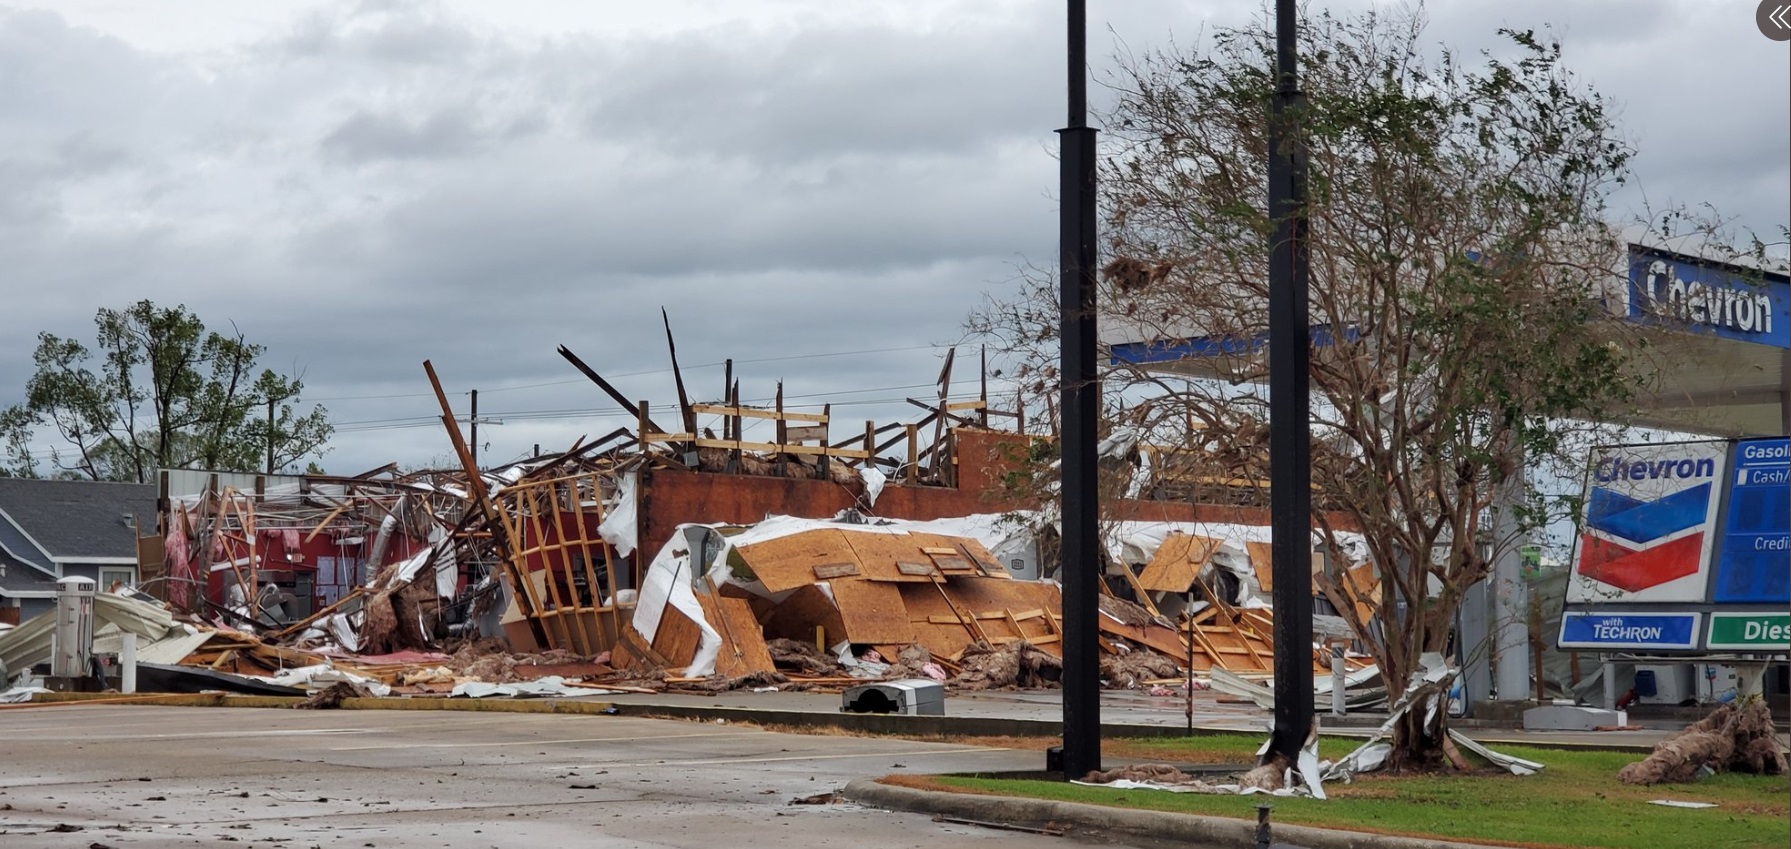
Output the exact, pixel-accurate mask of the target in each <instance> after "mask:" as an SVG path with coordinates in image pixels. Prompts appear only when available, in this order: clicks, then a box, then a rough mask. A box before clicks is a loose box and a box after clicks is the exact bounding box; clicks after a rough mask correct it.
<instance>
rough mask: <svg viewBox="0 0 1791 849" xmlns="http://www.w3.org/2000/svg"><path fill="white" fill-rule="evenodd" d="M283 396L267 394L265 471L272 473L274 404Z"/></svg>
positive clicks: (281, 399) (282, 399)
mask: <svg viewBox="0 0 1791 849" xmlns="http://www.w3.org/2000/svg"><path fill="white" fill-rule="evenodd" d="M284 400H286V399H285V398H275V397H274V396H272V395H269V396H267V473H268V474H270V475H271V474H273V473H274V404H275V403H276V402H278V401H284Z"/></svg>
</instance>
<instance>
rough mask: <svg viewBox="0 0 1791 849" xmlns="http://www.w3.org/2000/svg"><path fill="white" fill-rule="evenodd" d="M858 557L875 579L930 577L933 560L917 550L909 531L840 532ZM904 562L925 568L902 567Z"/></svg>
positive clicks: (867, 576) (861, 565) (867, 572)
mask: <svg viewBox="0 0 1791 849" xmlns="http://www.w3.org/2000/svg"><path fill="white" fill-rule="evenodd" d="M841 535H842V536H844V537H845V538H846V542H847V543H848V544H849V545H850V546H851V547H852V551H853V552H854V554H855V555H856V557H857V559H858V564H859V566H860V567H861V568H862V569H863V570H864V576H865V577H866V578H870V579H872V580H876V581H913V582H919V581H927V582H930V581H932V580H933V577H932V575H933V571H934V570H933V569H932V565H933V560H932V558H930V557H928V556H926V554H924V553H923V552H921V550H920V545H919V543H917V542H916V541H915V540H914V538H913V536H912V535H910V534H867V533H852V532H850V531H845V532H841ZM903 563H912V564H920V565H923V566H926V567H928V568H927V569H926V571H924V572H923V571H920V570H918V569H909V570H907V571H904V570H903V569H902V568H901V564H903Z"/></svg>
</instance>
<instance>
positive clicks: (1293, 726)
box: [1268, 0, 1312, 764]
mask: <svg viewBox="0 0 1791 849" xmlns="http://www.w3.org/2000/svg"><path fill="white" fill-rule="evenodd" d="M1298 26H1299V18H1298V13H1297V10H1296V8H1295V3H1294V0H1275V97H1274V101H1273V105H1272V107H1271V111H1270V115H1269V215H1270V217H1271V218H1272V219H1273V220H1274V222H1275V236H1274V242H1273V243H1271V244H1270V246H1269V344H1268V348H1269V521H1270V531H1269V533H1270V543H1269V547H1270V549H1271V552H1272V561H1273V566H1272V571H1273V574H1274V579H1275V587H1274V591H1273V599H1272V601H1273V603H1274V607H1275V730H1274V733H1273V735H1272V736H1271V738H1270V741H1269V752H1268V755H1276V754H1279V755H1281V756H1283V757H1285V758H1287V762H1288V763H1290V764H1291V763H1293V762H1294V761H1295V760H1296V759H1297V758H1298V757H1299V752H1300V747H1301V746H1302V745H1303V744H1304V743H1305V742H1306V735H1307V734H1309V733H1310V732H1311V730H1312V422H1311V412H1312V409H1311V407H1312V400H1311V396H1310V391H1311V385H1312V382H1311V377H1312V376H1311V362H1310V356H1311V350H1312V325H1311V321H1310V319H1309V317H1308V313H1307V291H1306V287H1307V280H1308V276H1309V274H1308V271H1309V269H1308V266H1307V252H1306V240H1307V232H1306V149H1305V141H1304V138H1303V136H1302V133H1301V130H1300V123H1299V122H1300V112H1301V110H1302V109H1303V107H1304V105H1305V98H1304V96H1303V95H1301V94H1300V86H1299V76H1298V61H1299V60H1298V55H1297V54H1298V46H1299V42H1298Z"/></svg>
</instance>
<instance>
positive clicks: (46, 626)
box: [0, 593, 174, 684]
mask: <svg viewBox="0 0 1791 849" xmlns="http://www.w3.org/2000/svg"><path fill="white" fill-rule="evenodd" d="M93 618H94V627H95V630H98V628H99V626H100V625H102V624H111V625H116V626H117V627H119V628H120V629H122V630H125V631H129V632H130V633H133V634H136V635H137V636H139V637H143V638H145V639H149V640H156V639H160V638H161V637H162V635H163V634H166V633H168V629H169V628H171V627H173V626H174V614H172V613H169V612H168V611H167V610H165V609H163V608H162V607H160V606H157V605H153V604H148V603H145V602H141V601H137V600H135V599H130V598H126V597H124V596H121V595H115V594H112V593H98V594H96V595H94V597H93ZM55 630H56V611H55V610H54V609H51V610H49V611H46V612H44V613H40V614H38V615H36V616H33V617H31V618H30V619H29V620H26V621H25V622H23V623H20V624H19V626H18V627H16V628H13V629H11V630H9V631H7V632H6V633H4V634H0V669H4V670H5V673H4V674H5V675H6V676H8V677H9V678H11V677H17V676H19V675H22V674H24V673H25V672H26V671H27V670H29V669H30V668H31V667H33V666H36V665H37V664H39V663H43V662H45V661H48V660H49V659H50V637H51V635H52V634H53V633H54V632H55ZM3 683H5V682H4V681H0V684H3Z"/></svg>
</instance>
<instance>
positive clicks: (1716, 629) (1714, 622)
mask: <svg viewBox="0 0 1791 849" xmlns="http://www.w3.org/2000/svg"><path fill="white" fill-rule="evenodd" d="M1705 645H1707V646H1708V647H1709V648H1713V649H1744V650H1746V649H1753V650H1757V651H1784V650H1786V649H1788V648H1791V613H1712V614H1710V639H1709V640H1708V641H1706V643H1705Z"/></svg>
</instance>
